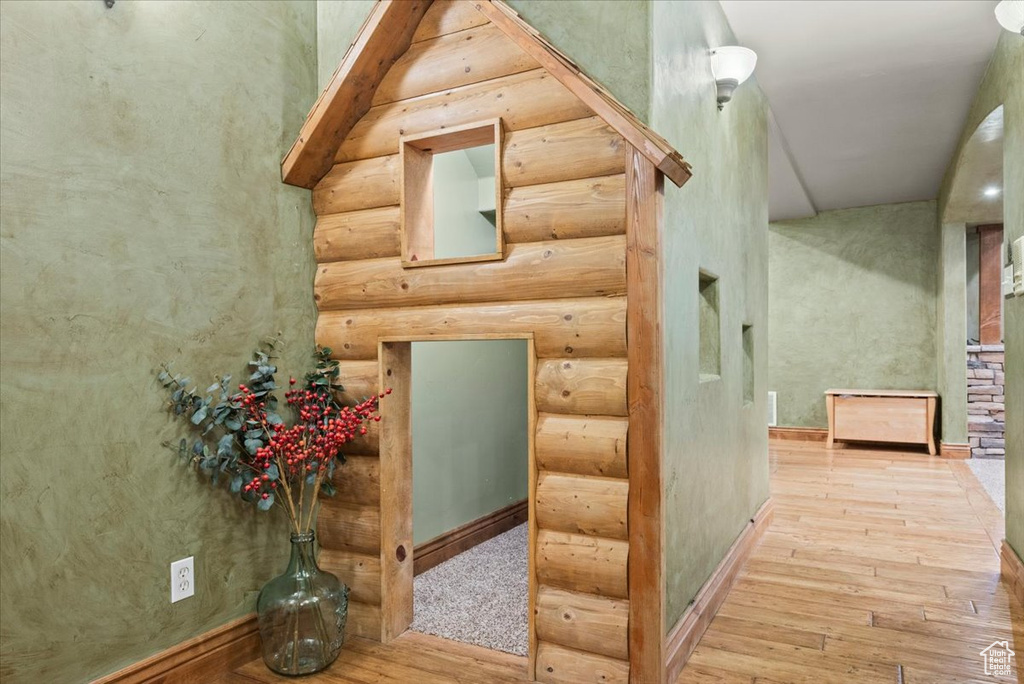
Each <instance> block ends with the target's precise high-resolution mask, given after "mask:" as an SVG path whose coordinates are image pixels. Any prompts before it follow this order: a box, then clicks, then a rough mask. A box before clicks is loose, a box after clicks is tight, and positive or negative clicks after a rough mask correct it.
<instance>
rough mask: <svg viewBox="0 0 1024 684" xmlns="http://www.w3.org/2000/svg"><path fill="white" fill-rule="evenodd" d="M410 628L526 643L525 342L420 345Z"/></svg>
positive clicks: (522, 647)
mask: <svg viewBox="0 0 1024 684" xmlns="http://www.w3.org/2000/svg"><path fill="white" fill-rule="evenodd" d="M411 360H412V367H411V378H412V380H411V392H410V393H411V425H412V441H411V445H412V536H413V543H414V551H413V561H414V575H415V577H414V580H413V619H412V624H411V627H410V629H411V630H412V631H415V632H421V633H425V634H433V635H436V636H440V637H443V638H446V639H452V640H455V641H461V642H464V643H469V644H475V645H478V646H483V647H485V648H490V649H493V650H499V651H504V652H507V653H512V654H515V655H521V656H525V655H527V654H528V650H529V621H528V618H529V603H528V598H529V541H528V529H527V521H528V497H529V468H530V455H529V449H530V439H529V424H530V420H529V415H528V412H529V410H530V398H529V395H530V363H529V358H528V342H527V340H524V339H511V340H451V341H436V342H435V341H429V342H427V341H424V342H413V343H412V354H411Z"/></svg>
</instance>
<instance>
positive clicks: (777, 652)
mask: <svg viewBox="0 0 1024 684" xmlns="http://www.w3.org/2000/svg"><path fill="white" fill-rule="evenodd" d="M770 458H771V486H772V496H773V497H774V498H775V520H774V522H773V524H772V526H771V527H770V528H769V530H768V531H767V532H766V533H765V536H764V539H763V541H762V543H761V545H760V546H759V547H758V548H757V549H756V550H755V552H754V553H753V555H752V557H751V559H750V561H749V562H748V564H747V565H746V567H745V568H744V571H743V573H742V574H741V576H740V579H739V580H738V582H737V584H736V586H735V587H734V588H733V590H732V591H731V592H730V594H729V597H728V598H727V599H726V601H725V603H724V604H723V606H722V608H721V610H720V611H719V613H718V615H717V616H716V617H715V619H714V620H713V621H712V623H711V626H710V627H709V629H708V631H707V632H706V633H705V635H704V637H703V638H702V639H701V641H700V644H699V645H698V646H697V649H696V650H695V651H694V653H693V656H692V657H691V659H690V661H689V662H688V663H687V666H686V668H685V669H684V670H683V673H682V675H681V676H680V677H679V679H678V682H677V684H690V683H705V682H714V683H717V684H732V683H743V684H782V683H784V682H813V683H814V684H829V683H832V682H835V683H836V684H840V683H841V684H847V683H855V682H887V683H892V684H938V683H945V682H964V683H967V684H970V683H972V682H989V683H991V682H1007V681H1009V682H1012V681H1014V680H1015V677H1014V676H1010V677H1002V678H995V677H989V676H986V675H985V674H984V668H983V665H982V660H981V656H980V655H979V652H980V651H981V650H982V649H983V648H985V647H986V646H988V645H989V644H991V643H992V642H993V641H996V640H999V641H1003V640H1007V641H1009V642H1010V647H1011V648H1012V649H1013V650H1014V651H1016V652H1017V653H1018V654H1019V655H1018V656H1017V659H1018V660H1019V659H1021V658H1024V609H1022V607H1021V606H1020V605H1019V604H1017V603H1016V602H1015V600H1014V599H1013V598H1012V597H1011V596H1010V595H1009V593H1008V592H1007V591H1006V589H1005V587H1004V586H1003V585H1002V584H1001V583H1000V581H999V559H998V555H997V552H996V547H995V544H997V543H998V542H999V541H1001V540H1002V536H1003V529H1002V524H1003V522H1002V515H1001V513H1000V512H999V510H998V509H996V508H995V506H994V505H993V504H992V502H991V501H990V500H989V499H988V497H987V495H986V494H985V493H984V491H983V490H982V489H981V488H980V485H979V484H978V482H977V480H976V479H975V478H974V476H973V474H972V473H971V472H970V469H969V468H967V466H966V465H965V464H963V463H960V462H956V461H946V460H942V459H938V458H933V457H929V456H927V455H926V454H920V453H912V452H903V451H894V450H881V449H879V450H860V449H851V448H845V449H838V450H835V451H831V452H830V451H827V450H825V449H824V446H823V445H821V444H817V443H812V442H783V441H773V442H772V443H771V448H770ZM1018 672H1020V670H1018ZM525 673H526V659H525V658H517V657H515V656H509V655H506V654H502V653H498V652H495V651H488V650H485V649H481V648H478V647H475V646H467V645H464V644H458V643H455V642H450V641H445V640H442V639H437V638H436V637H429V636H425V635H421V634H412V633H407V634H405V635H403V636H401V637H400V638H398V639H397V640H395V641H394V642H392V643H391V644H388V645H387V646H382V645H381V644H378V643H375V642H371V641H366V640H364V639H350V640H349V641H348V642H346V645H345V648H344V649H343V651H342V655H341V657H340V658H339V659H338V661H337V663H335V665H333V666H332V667H331V668H330V669H329V670H328V671H327V672H324V673H321V674H319V675H314V676H312V677H305V678H303V681H304V682H307V683H310V684H370V683H373V684H419V683H423V684H485V683H488V682H494V683H495V684H505V683H508V682H521V681H524V680H525ZM1018 677H1020V679H1018V680H1017V681H1019V682H1024V676H1021V675H1018ZM224 681H225V682H226V683H229V684H254V683H263V684H274V683H277V682H284V681H290V680H289V679H287V678H284V677H278V676H276V675H273V674H272V673H270V672H269V671H268V670H267V669H266V668H265V667H264V666H263V664H262V662H260V661H256V662H252V663H249V664H248V665H246V666H244V667H242V668H240V669H239V670H237V671H236V672H235V673H234V674H233V675H231V677H230V678H229V679H227V680H224Z"/></svg>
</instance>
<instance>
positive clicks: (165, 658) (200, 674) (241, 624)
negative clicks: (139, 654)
mask: <svg viewBox="0 0 1024 684" xmlns="http://www.w3.org/2000/svg"><path fill="white" fill-rule="evenodd" d="M259 657H260V633H259V627H258V626H257V624H256V615H255V614H252V615H246V616H245V617H243V618H239V619H238V620H235V621H234V622H229V623H227V624H226V625H222V626H220V627H217V628H216V629H212V630H210V631H209V632H206V633H205V634H200V635H199V636H197V637H194V638H192V639H189V640H188V641H183V642H181V643H180V644H178V645H177V646H172V647H171V648H169V649H167V650H166V651H161V652H160V653H157V654H156V655H153V656H150V657H149V658H146V659H145V660H141V661H139V662H137V663H135V664H134V665H129V666H128V667H126V668H124V669H123V670H118V671H117V672H115V673H113V674H109V675H107V676H106V677H101V678H100V679H97V680H95V681H94V682H93V684H143V683H145V684H158V683H163V682H167V683H169V682H174V684H209V682H214V681H218V680H219V679H220V678H221V677H223V676H225V675H226V674H228V673H229V672H231V671H232V670H234V669H235V668H237V667H241V666H242V665H244V664H245V663H248V662H251V661H253V660H256V659H257V658H259Z"/></svg>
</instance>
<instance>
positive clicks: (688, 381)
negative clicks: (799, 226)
mask: <svg viewBox="0 0 1024 684" xmlns="http://www.w3.org/2000/svg"><path fill="white" fill-rule="evenodd" d="M650 11H651V30H652V36H653V39H652V43H651V47H652V62H653V82H652V87H651V121H650V123H651V126H652V127H653V128H654V129H655V130H656V131H658V133H660V134H661V135H663V136H665V137H666V138H668V140H669V141H670V142H672V143H673V144H674V145H675V146H676V147H677V149H679V151H680V152H682V154H683V156H684V157H685V158H686V159H687V160H688V161H689V162H690V163H691V164H693V166H694V176H693V178H692V179H691V180H690V181H689V182H688V183H687V184H686V185H685V186H684V187H683V188H681V189H680V188H676V187H674V186H673V185H672V184H671V183H670V182H668V181H666V183H665V186H666V187H665V222H664V233H663V235H662V240H663V244H664V256H663V259H664V261H663V285H664V303H663V306H664V326H663V332H664V340H663V349H664V355H665V369H664V379H665V397H666V399H665V413H664V415H665V426H664V443H663V444H664V478H665V528H666V559H665V562H666V628H670V627H671V626H672V625H673V624H674V623H675V622H676V621H677V620H678V619H679V617H680V616H681V615H682V614H683V611H684V610H685V609H686V606H687V605H688V604H689V603H690V601H691V600H692V598H693V597H694V596H695V595H696V593H697V591H698V590H699V589H700V587H701V586H702V585H703V584H704V583H705V582H706V581H707V579H708V577H709V576H710V575H711V572H712V571H713V570H714V569H715V567H717V566H718V564H719V563H720V562H721V560H722V558H723V557H724V556H725V554H726V552H727V550H728V549H729V546H730V545H731V544H732V543H733V542H734V541H735V539H736V537H737V536H738V535H739V534H740V532H741V531H742V530H743V528H744V526H745V525H746V524H747V522H748V521H749V520H750V519H751V517H753V515H754V513H755V512H756V511H757V509H758V507H759V506H760V505H761V503H762V502H764V501H765V499H767V498H768V430H767V428H766V419H765V417H766V415H767V406H766V403H767V395H766V392H767V390H768V386H767V383H766V382H765V380H766V372H767V365H766V356H767V349H768V344H767V343H768V336H767V332H768V331H767V315H766V314H767V309H768V301H767V291H768V172H767V154H768V150H767V128H766V102H765V99H764V97H763V95H762V94H761V91H760V89H759V88H758V86H757V83H756V80H751V81H750V82H748V83H745V84H744V85H742V86H741V87H740V88H739V89H738V90H737V91H736V97H735V98H734V99H733V101H732V102H730V103H729V104H728V105H727V106H726V107H725V109H724V110H723V111H721V112H719V111H718V109H717V107H716V102H715V80H714V77H713V76H712V74H711V65H710V61H709V60H708V50H709V49H710V48H712V47H715V46H719V45H731V44H735V42H736V40H735V37H734V36H733V34H732V31H731V30H730V28H729V25H728V23H727V22H726V19H725V15H724V14H723V12H722V10H721V7H720V6H719V4H718V3H717V2H678V3H675V2H674V3H668V2H656V3H653V4H652V5H651V10H650ZM700 269H704V270H705V271H707V272H709V273H713V274H714V275H716V276H717V277H718V301H719V312H720V315H719V319H720V326H721V328H720V334H721V343H720V345H721V346H720V350H721V374H720V375H721V377H720V379H718V380H711V381H707V382H700V368H699V360H698V356H699V354H698V349H699V340H698V336H697V335H696V334H695V333H694V331H696V330H697V329H698V326H699V324H698V321H699V306H698V302H699V295H698V281H699V272H700ZM745 324H750V325H752V326H753V328H752V335H753V340H754V344H753V356H754V401H753V402H751V403H749V404H747V403H746V402H745V401H744V397H743V394H744V386H743V385H744V361H743V358H744V350H743V325H745Z"/></svg>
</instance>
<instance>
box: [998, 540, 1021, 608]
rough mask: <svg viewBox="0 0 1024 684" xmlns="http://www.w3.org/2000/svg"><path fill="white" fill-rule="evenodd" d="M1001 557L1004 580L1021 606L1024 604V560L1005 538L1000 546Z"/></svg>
mask: <svg viewBox="0 0 1024 684" xmlns="http://www.w3.org/2000/svg"><path fill="white" fill-rule="evenodd" d="M999 559H1000V566H1001V567H1002V571H1003V572H1002V575H1003V580H1004V581H1005V582H1006V583H1007V584H1008V585H1009V587H1010V593H1011V594H1013V595H1014V596H1016V597H1017V600H1018V601H1019V602H1020V605H1021V606H1024V561H1022V560H1021V559H1020V556H1018V555H1017V553H1016V552H1015V551H1014V550H1013V548H1012V547H1011V546H1010V545H1009V544H1008V543H1007V542H1006V540H1005V539H1004V540H1003V545H1002V547H1001V548H1000V552H999Z"/></svg>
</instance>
